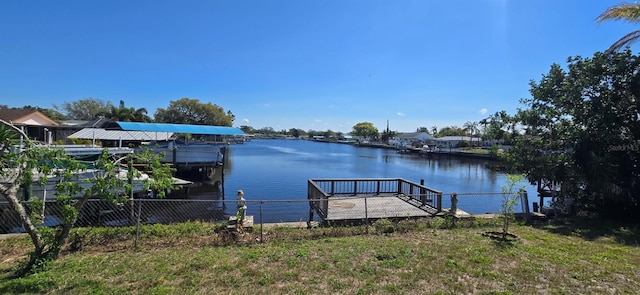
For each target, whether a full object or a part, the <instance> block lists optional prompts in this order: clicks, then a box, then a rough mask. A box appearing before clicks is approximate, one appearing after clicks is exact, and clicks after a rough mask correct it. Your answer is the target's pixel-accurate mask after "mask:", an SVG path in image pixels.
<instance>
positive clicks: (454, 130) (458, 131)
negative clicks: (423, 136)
mask: <svg viewBox="0 0 640 295" xmlns="http://www.w3.org/2000/svg"><path fill="white" fill-rule="evenodd" d="M465 134H466V133H465V131H464V129H462V128H460V127H458V126H445V127H442V128H440V130H438V134H437V136H436V137H443V136H464V135H465Z"/></svg>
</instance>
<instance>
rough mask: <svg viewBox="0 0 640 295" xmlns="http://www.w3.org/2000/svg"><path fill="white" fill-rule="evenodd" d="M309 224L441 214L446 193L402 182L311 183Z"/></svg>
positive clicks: (345, 180)
mask: <svg viewBox="0 0 640 295" xmlns="http://www.w3.org/2000/svg"><path fill="white" fill-rule="evenodd" d="M308 199H309V207H310V208H309V221H310V222H311V221H313V215H314V213H317V214H318V216H319V217H320V218H321V219H322V221H323V222H329V223H342V222H348V223H353V222H365V221H371V220H376V219H381V218H387V219H402V218H418V217H430V216H435V215H437V214H441V213H442V212H443V210H442V193H441V192H439V191H436V190H433V189H430V188H428V187H426V186H424V185H422V184H417V183H413V182H410V181H407V180H404V179H398V178H378V179H310V180H309V182H308Z"/></svg>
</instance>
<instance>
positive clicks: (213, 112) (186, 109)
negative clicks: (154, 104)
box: [154, 97, 235, 126]
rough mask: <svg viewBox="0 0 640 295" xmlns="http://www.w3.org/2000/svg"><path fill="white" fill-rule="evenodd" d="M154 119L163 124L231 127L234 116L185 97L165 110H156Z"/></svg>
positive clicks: (218, 108)
mask: <svg viewBox="0 0 640 295" xmlns="http://www.w3.org/2000/svg"><path fill="white" fill-rule="evenodd" d="M154 118H155V121H156V122H164V123H177V124H193V125H210V126H231V125H232V124H233V120H234V119H235V116H234V115H233V113H231V111H228V112H226V113H225V111H224V109H223V108H222V107H220V106H218V105H215V104H212V103H210V102H208V103H201V102H200V100H199V99H196V98H193V99H192V98H186V97H185V98H181V99H179V100H176V101H171V102H170V103H169V107H168V108H166V109H163V108H159V109H157V110H156V113H155V115H154Z"/></svg>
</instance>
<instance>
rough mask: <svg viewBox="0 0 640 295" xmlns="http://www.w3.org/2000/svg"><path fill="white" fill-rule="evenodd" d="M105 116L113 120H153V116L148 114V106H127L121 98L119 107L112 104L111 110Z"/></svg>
mask: <svg viewBox="0 0 640 295" xmlns="http://www.w3.org/2000/svg"><path fill="white" fill-rule="evenodd" d="M105 116H106V117H108V118H110V119H111V120H114V121H121V122H151V118H150V117H149V116H147V109H146V108H139V109H136V108H134V107H128V108H127V107H126V106H125V104H124V100H120V105H119V106H118V107H117V108H116V107H115V106H113V105H112V106H111V110H110V111H109V112H108V113H106V114H105Z"/></svg>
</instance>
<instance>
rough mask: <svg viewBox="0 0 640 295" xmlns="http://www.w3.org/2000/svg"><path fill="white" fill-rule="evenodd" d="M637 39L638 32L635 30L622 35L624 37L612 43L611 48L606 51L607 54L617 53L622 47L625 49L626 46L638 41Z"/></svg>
mask: <svg viewBox="0 0 640 295" xmlns="http://www.w3.org/2000/svg"><path fill="white" fill-rule="evenodd" d="M639 38H640V30H636V31H633V32H631V33H629V34H626V35H624V37H622V38H620V40H618V41H616V43H613V45H611V47H609V49H607V52H613V51H618V50H620V49H622V48H623V47H626V46H628V45H631V43H633V42H636V41H638V39H639Z"/></svg>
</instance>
